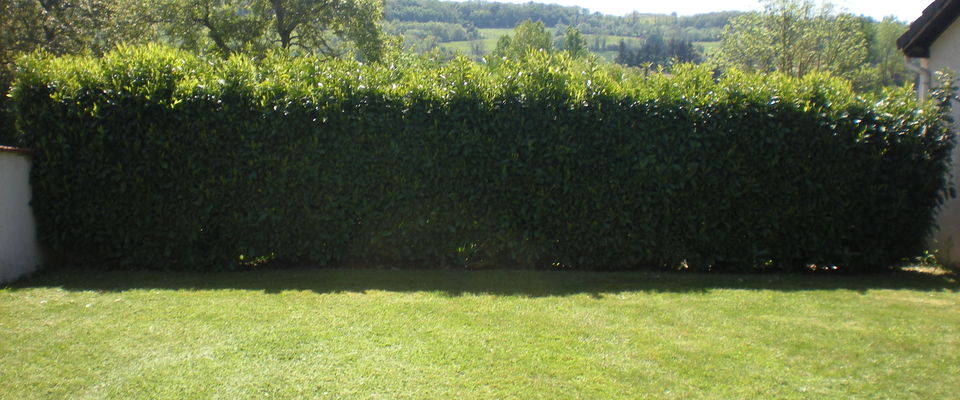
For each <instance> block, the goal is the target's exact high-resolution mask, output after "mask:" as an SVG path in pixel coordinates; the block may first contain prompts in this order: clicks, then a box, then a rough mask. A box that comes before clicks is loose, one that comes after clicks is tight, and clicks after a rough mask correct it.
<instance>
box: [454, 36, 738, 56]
mask: <svg viewBox="0 0 960 400" xmlns="http://www.w3.org/2000/svg"><path fill="white" fill-rule="evenodd" d="M479 31H480V36H481V38H480V39H478V40H476V41H466V40H464V41H457V42H445V43H440V48H441V49H444V50H447V51H450V52H455V53H456V52H459V53H462V54H466V55H470V54H471V52H472V50H471V46H472V44H473V43H474V42H479V43H481V45H482V46H483V49H484V54H486V53H489V52H491V51H493V49H494V48H496V47H497V40H499V39H500V37H501V36H503V35H508V36H511V35H513V29H499V28H498V29H479ZM584 39H586V41H587V44H588V46H591V47H592V48H595V47H596V45H597V44H599V45H601V47H607V48H610V46H613V48H615V47H616V46H617V45H618V44H619V43H620V40H623V41H624V43H626V44H627V46H628V47H629V48H638V47H640V46H641V45H643V39H641V38H637V37H631V36H615V35H584ZM604 44H605V45H606V46H603V45H604ZM694 44H695V45H699V46H703V48H704V53H705V54H706V55H709V54H710V53H711V52H713V51H715V49H716V48H717V47H719V45H720V42H694ZM594 53H596V54H597V55H599V56H600V57H602V58H604V59H606V60H608V61H613V60H614V59H615V58H616V57H617V51H615V50H605V51H594Z"/></svg>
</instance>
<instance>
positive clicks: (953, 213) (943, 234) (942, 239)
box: [930, 20, 960, 265]
mask: <svg viewBox="0 0 960 400" xmlns="http://www.w3.org/2000/svg"><path fill="white" fill-rule="evenodd" d="M930 69H931V70H932V71H943V70H946V69H950V70H952V71H953V72H954V73H955V75H954V77H955V78H960V75H956V74H960V20H957V21H955V22H954V23H953V25H951V26H950V28H947V30H946V31H945V32H943V34H942V35H940V38H938V39H937V41H936V42H934V43H933V45H932V46H930ZM932 84H933V85H936V82H933V83H932ZM953 119H954V121H957V122H960V104H958V103H957V102H954V103H953ZM955 129H956V126H955ZM952 161H953V165H952V167H951V176H950V182H951V184H952V185H953V187H955V188H957V190H958V191H960V149H955V150H954V151H953V157H952ZM937 224H938V226H939V229H938V231H937V232H936V233H935V234H934V248H936V249H937V250H939V255H940V261H941V262H944V263H950V264H954V265H960V198H958V199H952V200H949V201H948V202H947V203H946V204H945V205H944V207H943V208H942V209H941V210H940V215H939V216H938V218H937Z"/></svg>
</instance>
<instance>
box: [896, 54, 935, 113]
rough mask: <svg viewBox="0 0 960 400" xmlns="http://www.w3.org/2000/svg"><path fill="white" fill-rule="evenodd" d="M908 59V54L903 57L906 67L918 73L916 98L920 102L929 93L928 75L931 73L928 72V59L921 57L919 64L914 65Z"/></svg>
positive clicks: (924, 99)
mask: <svg viewBox="0 0 960 400" xmlns="http://www.w3.org/2000/svg"><path fill="white" fill-rule="evenodd" d="M910 60H911V58H910V57H909V56H904V57H903V61H904V64H906V65H907V68H909V69H910V70H911V71H913V72H916V73H917V74H918V75H920V85H919V86H918V87H917V98H918V99H919V100H920V102H921V103H922V102H924V101H926V99H927V97H928V96H929V94H930V76H931V75H932V74H931V73H930V59H929V58H921V59H920V65H916V64H914V63H912V62H910Z"/></svg>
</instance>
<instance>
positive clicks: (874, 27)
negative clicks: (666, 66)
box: [711, 0, 907, 91]
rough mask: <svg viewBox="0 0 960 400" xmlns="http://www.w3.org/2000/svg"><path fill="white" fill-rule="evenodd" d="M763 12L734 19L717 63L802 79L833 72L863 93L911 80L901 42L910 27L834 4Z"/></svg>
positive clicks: (807, 1) (768, 3)
mask: <svg viewBox="0 0 960 400" xmlns="http://www.w3.org/2000/svg"><path fill="white" fill-rule="evenodd" d="M763 3H764V4H765V7H764V10H763V11H762V12H755V13H748V14H744V15H741V16H738V17H736V18H734V19H732V20H731V21H730V24H729V25H727V27H726V28H725V29H724V32H723V35H722V36H721V40H720V49H719V51H717V52H716V53H715V54H714V57H712V60H711V61H712V62H714V63H715V64H717V65H718V66H720V67H723V68H727V67H735V68H738V69H741V70H747V71H758V72H760V71H778V72H781V73H784V74H787V75H791V76H796V77H802V76H804V75H806V74H810V73H820V72H829V73H831V74H833V75H835V76H841V77H844V78H846V79H849V80H851V81H852V82H854V85H855V87H856V88H857V89H858V90H861V91H879V90H880V89H881V88H883V87H886V86H899V85H902V84H903V83H904V82H905V81H906V80H907V79H906V75H907V71H906V67H905V66H904V65H903V56H902V54H901V53H900V51H899V50H898V49H897V48H896V39H897V37H899V36H900V35H901V34H902V33H903V32H905V31H906V29H907V27H906V25H904V24H902V23H899V22H897V21H895V20H892V19H889V18H888V19H885V20H883V21H881V22H876V21H873V20H872V19H868V18H866V17H857V16H854V15H852V14H849V13H843V12H837V10H836V9H835V8H834V6H833V5H832V4H831V3H829V2H819V1H815V0H764V1H763Z"/></svg>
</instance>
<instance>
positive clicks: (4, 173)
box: [0, 149, 39, 282]
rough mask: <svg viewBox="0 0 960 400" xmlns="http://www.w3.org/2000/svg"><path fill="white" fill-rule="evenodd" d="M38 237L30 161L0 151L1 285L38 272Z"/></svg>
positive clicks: (19, 155)
mask: <svg viewBox="0 0 960 400" xmlns="http://www.w3.org/2000/svg"><path fill="white" fill-rule="evenodd" d="M36 237H37V235H36V226H35V225H34V220H33V213H32V211H31V210H30V157H29V156H28V155H25V154H22V153H18V152H14V151H10V150H6V149H0V282H10V281H12V280H14V279H17V278H19V277H22V276H24V275H26V274H29V273H31V272H33V271H35V270H36V269H37V266H38V264H39V255H38V247H37V239H36Z"/></svg>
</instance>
